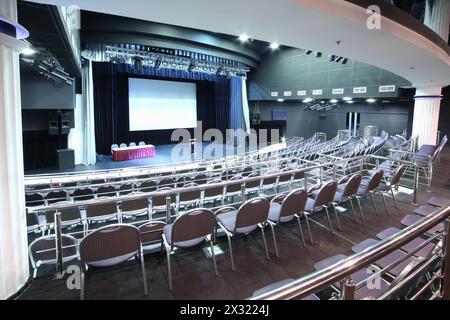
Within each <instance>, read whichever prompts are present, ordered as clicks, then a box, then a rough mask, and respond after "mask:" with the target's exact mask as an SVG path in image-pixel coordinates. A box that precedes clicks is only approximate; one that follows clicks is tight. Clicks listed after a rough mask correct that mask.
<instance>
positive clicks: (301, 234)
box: [296, 215, 306, 247]
mask: <svg viewBox="0 0 450 320" xmlns="http://www.w3.org/2000/svg"><path fill="white" fill-rule="evenodd" d="M296 217H297V223H298V230H299V231H300V237H301V240H302V244H303V246H304V247H306V243H305V236H304V235H303V229H302V223H301V222H300V216H299V215H296Z"/></svg>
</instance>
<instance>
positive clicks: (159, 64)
mask: <svg viewBox="0 0 450 320" xmlns="http://www.w3.org/2000/svg"><path fill="white" fill-rule="evenodd" d="M159 67H161V59H157V60H156V62H155V68H156V69H158V68H159Z"/></svg>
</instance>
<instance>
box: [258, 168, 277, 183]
mask: <svg viewBox="0 0 450 320" xmlns="http://www.w3.org/2000/svg"><path fill="white" fill-rule="evenodd" d="M274 173H275V172H273V171H272V172H267V174H268V175H269V174H274ZM277 178H278V177H277V176H275V177H270V178H263V181H262V184H263V186H270V185H273V184H275V183H276V182H277Z"/></svg>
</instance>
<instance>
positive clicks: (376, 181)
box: [366, 169, 384, 192]
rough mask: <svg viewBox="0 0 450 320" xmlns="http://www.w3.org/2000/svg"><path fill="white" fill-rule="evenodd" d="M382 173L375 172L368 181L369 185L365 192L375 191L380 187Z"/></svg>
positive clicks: (380, 171) (381, 171)
mask: <svg viewBox="0 0 450 320" xmlns="http://www.w3.org/2000/svg"><path fill="white" fill-rule="evenodd" d="M383 175H384V171H383V170H381V169H379V170H377V171H375V172H374V173H373V174H372V176H371V177H370V179H369V183H368V184H367V187H366V192H369V191H372V190H375V189H376V188H378V186H379V185H380V182H381V180H382V179H383Z"/></svg>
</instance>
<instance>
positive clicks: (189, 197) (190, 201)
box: [176, 182, 202, 214]
mask: <svg viewBox="0 0 450 320" xmlns="http://www.w3.org/2000/svg"><path fill="white" fill-rule="evenodd" d="M192 187H198V185H197V184H196V183H193V182H191V183H188V184H187V185H185V188H192ZM201 196H202V191H201V189H198V190H196V191H180V193H179V194H178V196H177V203H176V213H177V214H178V212H179V210H180V208H181V207H192V206H198V205H199V204H201V203H202V197H201Z"/></svg>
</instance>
